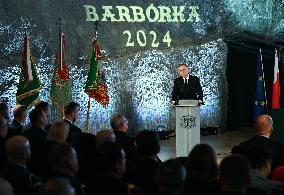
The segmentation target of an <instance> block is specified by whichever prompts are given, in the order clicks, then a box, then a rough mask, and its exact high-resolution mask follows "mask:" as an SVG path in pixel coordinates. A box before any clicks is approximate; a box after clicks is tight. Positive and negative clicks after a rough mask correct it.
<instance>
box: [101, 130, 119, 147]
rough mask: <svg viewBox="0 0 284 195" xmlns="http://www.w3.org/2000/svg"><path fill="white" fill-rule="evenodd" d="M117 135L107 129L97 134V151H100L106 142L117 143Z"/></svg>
mask: <svg viewBox="0 0 284 195" xmlns="http://www.w3.org/2000/svg"><path fill="white" fill-rule="evenodd" d="M115 141H116V139H115V134H114V133H113V132H112V131H110V130H107V129H102V130H100V131H98V132H97V133H96V150H100V148H101V146H102V145H103V144H104V143H106V142H115Z"/></svg>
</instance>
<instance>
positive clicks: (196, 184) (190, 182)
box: [180, 178, 222, 195]
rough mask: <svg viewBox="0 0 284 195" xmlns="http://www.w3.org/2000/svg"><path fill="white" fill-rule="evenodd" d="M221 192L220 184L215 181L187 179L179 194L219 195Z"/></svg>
mask: <svg viewBox="0 0 284 195" xmlns="http://www.w3.org/2000/svg"><path fill="white" fill-rule="evenodd" d="M221 191H222V188H221V184H220V183H219V182H218V180H217V179H216V180H212V181H204V180H201V179H195V178H187V179H186V180H185V183H184V189H183V191H182V192H181V193H180V194H181V195H187V194H202V195H219V194H220V193H221Z"/></svg>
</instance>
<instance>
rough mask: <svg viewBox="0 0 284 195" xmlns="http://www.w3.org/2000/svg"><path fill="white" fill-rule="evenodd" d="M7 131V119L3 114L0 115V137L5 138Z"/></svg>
mask: <svg viewBox="0 0 284 195" xmlns="http://www.w3.org/2000/svg"><path fill="white" fill-rule="evenodd" d="M7 132H8V121H7V120H6V118H4V117H3V116H0V137H2V138H5V137H6V136H7Z"/></svg>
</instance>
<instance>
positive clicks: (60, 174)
mask: <svg viewBox="0 0 284 195" xmlns="http://www.w3.org/2000/svg"><path fill="white" fill-rule="evenodd" d="M48 163H49V166H50V169H51V171H52V174H51V177H50V178H66V179H69V180H70V183H71V185H72V186H73V187H74V189H75V191H76V195H81V194H84V186H83V185H82V184H80V183H79V182H78V181H76V179H75V175H76V174H77V173H78V159H77V154H76V151H75V149H74V148H73V147H72V146H71V145H70V144H67V143H58V144H55V145H54V146H52V148H51V149H50V150H49V153H48Z"/></svg>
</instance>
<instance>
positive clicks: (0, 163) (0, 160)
mask: <svg viewBox="0 0 284 195" xmlns="http://www.w3.org/2000/svg"><path fill="white" fill-rule="evenodd" d="M5 143H6V139H5V138H3V137H0V170H2V169H3V168H4V166H5V165H6V155H5Z"/></svg>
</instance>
